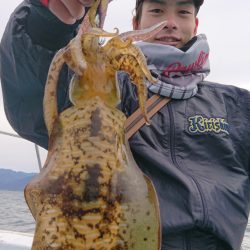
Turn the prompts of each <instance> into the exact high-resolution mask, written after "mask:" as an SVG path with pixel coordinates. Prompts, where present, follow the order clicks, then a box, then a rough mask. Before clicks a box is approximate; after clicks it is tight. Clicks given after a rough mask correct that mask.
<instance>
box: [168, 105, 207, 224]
mask: <svg viewBox="0 0 250 250" xmlns="http://www.w3.org/2000/svg"><path fill="white" fill-rule="evenodd" d="M167 106H168V112H169V120H170V154H171V159H172V162H173V163H174V165H175V166H176V167H177V168H179V169H181V170H182V171H184V172H185V173H186V174H187V175H188V176H189V177H190V178H191V179H192V181H193V182H194V184H195V186H196V188H197V190H198V192H199V195H200V198H201V203H202V209H203V212H204V216H203V225H206V223H207V206H206V204H205V203H206V202H205V199H204V197H203V192H202V190H201V187H200V184H199V183H198V181H197V180H196V179H195V177H194V176H192V175H191V174H190V173H188V172H187V171H186V170H185V169H183V168H181V167H180V165H179V163H178V162H177V160H176V156H175V148H174V145H175V126H174V116H173V110H172V105H171V103H169V104H168V105H167Z"/></svg>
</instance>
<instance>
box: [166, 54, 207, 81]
mask: <svg viewBox="0 0 250 250" xmlns="http://www.w3.org/2000/svg"><path fill="white" fill-rule="evenodd" d="M208 56H209V54H208V53H206V52H204V51H201V52H200V54H199V56H198V58H197V59H196V60H195V61H194V62H193V63H191V64H190V65H184V64H182V63H181V62H174V63H172V64H170V65H168V67H167V68H166V69H165V70H164V71H163V73H162V74H163V75H164V76H166V77H170V76H171V75H172V74H173V73H178V72H183V73H188V72H192V71H199V70H201V69H202V68H203V66H204V65H205V63H206V62H207V59H208Z"/></svg>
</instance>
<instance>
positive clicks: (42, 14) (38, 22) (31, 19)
mask: <svg viewBox="0 0 250 250" xmlns="http://www.w3.org/2000/svg"><path fill="white" fill-rule="evenodd" d="M31 2H32V3H33V4H32V5H31V7H30V9H29V12H30V13H29V15H28V17H27V21H26V22H27V24H26V28H27V33H28V35H29V36H30V38H31V39H32V41H33V43H34V44H37V45H40V46H42V47H44V48H47V49H50V50H53V51H56V50H58V49H60V48H62V47H64V46H66V45H67V43H68V42H69V41H70V40H71V39H72V38H73V37H74V36H75V34H76V33H75V31H76V29H77V27H78V25H79V23H80V22H81V21H82V19H80V20H79V21H77V22H76V23H75V24H73V25H67V24H64V23H62V22H61V21H60V20H59V19H58V18H57V17H56V16H54V15H53V14H52V13H51V12H50V11H49V10H48V9H47V8H46V7H44V6H42V5H41V4H40V3H39V1H37V0H31ZM87 9H88V8H87Z"/></svg>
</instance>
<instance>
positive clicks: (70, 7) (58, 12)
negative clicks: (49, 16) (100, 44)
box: [48, 0, 85, 24]
mask: <svg viewBox="0 0 250 250" xmlns="http://www.w3.org/2000/svg"><path fill="white" fill-rule="evenodd" d="M48 8H49V10H50V11H51V12H52V13H53V14H54V15H55V16H56V17H58V18H59V19H60V20H61V21H62V22H64V23H66V24H74V23H75V22H76V20H78V19H80V18H81V17H83V16H84V14H85V7H84V6H83V4H81V3H80V2H79V1H78V0H50V1H49V6H48Z"/></svg>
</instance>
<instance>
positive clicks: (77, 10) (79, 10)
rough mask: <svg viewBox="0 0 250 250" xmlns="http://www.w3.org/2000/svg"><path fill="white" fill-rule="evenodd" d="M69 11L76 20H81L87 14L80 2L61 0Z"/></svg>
mask: <svg viewBox="0 0 250 250" xmlns="http://www.w3.org/2000/svg"><path fill="white" fill-rule="evenodd" d="M61 1H62V3H63V4H64V5H65V7H66V8H67V9H68V11H69V13H70V15H71V16H72V17H73V18H75V19H80V18H82V17H83V15H84V13H85V6H84V5H83V4H82V3H80V2H79V1H78V0H61Z"/></svg>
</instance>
